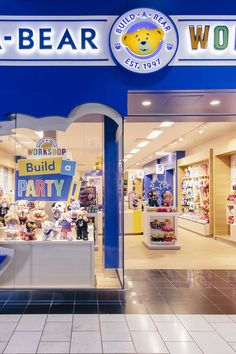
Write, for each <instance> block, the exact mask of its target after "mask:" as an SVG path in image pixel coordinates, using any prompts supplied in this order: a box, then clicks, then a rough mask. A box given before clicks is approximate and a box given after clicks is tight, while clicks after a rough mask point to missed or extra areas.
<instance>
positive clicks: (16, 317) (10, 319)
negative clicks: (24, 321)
mask: <svg viewBox="0 0 236 354" xmlns="http://www.w3.org/2000/svg"><path fill="white" fill-rule="evenodd" d="M20 318H21V315H1V314H0V323H1V322H18V321H19V320H20Z"/></svg>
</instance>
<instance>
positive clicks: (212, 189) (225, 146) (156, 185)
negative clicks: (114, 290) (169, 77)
mask: <svg viewBox="0 0 236 354" xmlns="http://www.w3.org/2000/svg"><path fill="white" fill-rule="evenodd" d="M235 95H236V93H235V92H234V91H232V92H199V91H194V92H186V91H185V92H179V91H178V92H165V91H164V92H137V91H132V92H129V94H128V102H129V104H128V117H127V119H126V121H125V157H124V163H125V178H124V182H125V183H124V194H125V213H124V220H125V250H126V252H125V255H126V257H125V268H126V269H135V268H139V269H164V268H167V269H171V268H173V269H175V268H177V269H221V268H226V269H227V268H228V269H232V268H235V262H234V253H235V249H234V246H235V244H236V236H235V235H236V234H235V205H234V203H235V201H236V194H235V190H236V187H235V185H236V173H235V157H236V140H235V136H236V106H235V104H234V102H235ZM220 241H223V242H220Z"/></svg>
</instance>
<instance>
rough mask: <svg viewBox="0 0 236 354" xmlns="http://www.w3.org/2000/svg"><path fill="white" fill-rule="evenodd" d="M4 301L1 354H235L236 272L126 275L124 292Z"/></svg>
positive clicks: (31, 295) (13, 295) (32, 295)
mask: <svg viewBox="0 0 236 354" xmlns="http://www.w3.org/2000/svg"><path fill="white" fill-rule="evenodd" d="M0 299H1V313H0V353H8V354H13V353H19V354H25V353H29V354H33V353H81V354H83V353H84V354H85V353H97V354H98V353H114V354H120V353H143V354H148V353H159V354H161V353H171V354H172V353H173V354H197V353H205V354H228V353H229V354H230V353H235V352H236V270H127V271H126V291H125V292H122V291H109V290H95V291H94V290H91V291H88V290H84V291H82V290H80V291H64V292H63V291H54V292H49V291H46V290H45V291H30V292H26V291H17V292H7V291H1V292H0ZM88 301H89V302H88Z"/></svg>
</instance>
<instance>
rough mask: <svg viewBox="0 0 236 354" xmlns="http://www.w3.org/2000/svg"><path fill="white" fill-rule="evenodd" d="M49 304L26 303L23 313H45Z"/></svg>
mask: <svg viewBox="0 0 236 354" xmlns="http://www.w3.org/2000/svg"><path fill="white" fill-rule="evenodd" d="M49 309H50V305H41V304H40V305H39V304H35V303H33V304H32V305H28V306H27V307H26V309H25V312H24V314H31V315H32V314H35V315H36V314H47V313H48V312H49Z"/></svg>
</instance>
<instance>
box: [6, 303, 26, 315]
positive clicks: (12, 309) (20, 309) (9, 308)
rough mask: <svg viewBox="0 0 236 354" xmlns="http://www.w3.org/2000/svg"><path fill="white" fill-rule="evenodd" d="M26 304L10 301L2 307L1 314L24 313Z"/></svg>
mask: <svg viewBox="0 0 236 354" xmlns="http://www.w3.org/2000/svg"><path fill="white" fill-rule="evenodd" d="M25 309H26V305H9V304H8V303H7V304H6V305H5V306H3V307H2V308H1V314H8V315H11V314H14V315H16V314H23V313H24V312H25Z"/></svg>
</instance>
